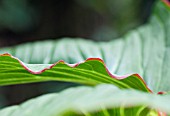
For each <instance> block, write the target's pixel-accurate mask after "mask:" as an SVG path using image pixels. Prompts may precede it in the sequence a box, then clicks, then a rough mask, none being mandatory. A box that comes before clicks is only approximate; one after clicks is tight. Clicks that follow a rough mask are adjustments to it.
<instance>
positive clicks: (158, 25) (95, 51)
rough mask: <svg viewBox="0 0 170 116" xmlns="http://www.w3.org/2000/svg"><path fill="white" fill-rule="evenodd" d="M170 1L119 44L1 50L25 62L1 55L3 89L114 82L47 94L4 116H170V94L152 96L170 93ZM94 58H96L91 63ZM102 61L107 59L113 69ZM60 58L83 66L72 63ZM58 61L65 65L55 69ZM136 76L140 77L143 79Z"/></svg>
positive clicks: (69, 42) (46, 45)
mask: <svg viewBox="0 0 170 116" xmlns="http://www.w3.org/2000/svg"><path fill="white" fill-rule="evenodd" d="M164 1H165V3H166V4H167V1H166V0H164ZM165 3H163V2H160V1H159V2H158V3H157V4H156V7H155V9H154V12H153V14H152V17H151V19H150V21H149V23H148V24H147V25H144V26H142V27H140V28H138V29H136V30H133V31H131V32H129V33H128V34H127V35H126V36H124V37H123V38H121V39H118V40H113V41H110V42H98V43H97V42H92V41H87V40H82V39H78V40H72V39H63V40H57V41H52V40H51V41H45V42H35V43H27V44H22V45H19V46H15V47H9V48H4V49H0V53H6V52H8V53H10V54H12V55H13V56H15V57H17V58H19V59H21V61H20V60H18V59H17V58H15V57H13V56H11V55H9V54H3V55H1V56H0V85H12V84H22V83H31V82H43V81H67V82H76V83H82V84H86V85H92V86H94V85H98V84H101V83H107V84H112V85H98V86H97V87H80V88H74V89H68V90H66V91H63V92H61V93H59V94H51V95H46V96H42V97H40V98H36V99H32V100H30V101H27V102H25V103H23V104H21V105H20V106H13V107H9V108H6V109H3V110H0V115H1V114H3V116H18V115H23V116H37V115H41V116H56V115H73V116H74V115H84V116H91V115H101V116H109V115H120V116H124V115H126V114H128V116H129V114H131V115H132V116H134V115H135V116H140V115H141V116H143V115H148V113H151V114H150V115H157V113H155V112H156V111H163V112H166V113H167V114H170V105H169V104H170V100H169V99H170V95H169V94H167V95H166V94H165V95H162V96H160V95H155V94H151V93H150V92H151V91H150V89H151V90H152V91H153V92H158V91H170V87H169V83H170V79H169V75H170V71H169V70H170V62H169V61H170V8H169V4H167V7H166V5H165ZM75 56H76V57H75ZM89 57H93V59H87V58H89ZM99 58H101V59H103V60H104V62H105V63H106V66H107V68H108V69H107V68H106V66H105V64H104V63H103V61H102V60H100V59H99ZM60 59H62V60H64V61H66V62H68V63H77V62H81V63H80V64H75V65H69V64H67V63H65V62H64V61H59V60H60ZM86 59H87V60H86ZM84 60H86V61H84ZM22 61H23V62H25V63H23V62H22ZM56 61H59V62H57V63H55V64H53V65H52V63H54V62H56ZM82 61H84V62H82ZM26 63H28V64H26ZM108 70H109V71H110V72H109V71H108ZM132 73H138V74H140V75H141V76H142V77H143V79H142V78H141V77H140V76H139V75H138V74H132ZM112 74H118V75H124V74H131V75H125V76H116V75H112ZM143 80H144V81H145V82H146V84H145V82H144V81H143ZM115 86H117V87H118V88H117V87H115ZM147 86H149V88H150V89H149V88H148V87H147ZM62 105H63V106H62ZM152 108H153V109H154V110H152ZM33 111H35V112H33ZM21 113H22V114H21ZM154 113H155V114H154Z"/></svg>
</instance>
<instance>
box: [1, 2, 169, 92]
mask: <svg viewBox="0 0 170 116" xmlns="http://www.w3.org/2000/svg"><path fill="white" fill-rule="evenodd" d="M166 2H167V1H166ZM6 52H8V53H10V54H12V55H13V56H15V57H17V58H19V59H21V60H22V61H23V62H25V63H29V64H52V63H54V62H57V61H59V60H64V61H65V62H67V63H77V62H82V61H84V60H86V59H87V58H90V57H92V58H101V59H103V60H104V62H105V63H106V66H107V68H108V70H109V71H110V72H111V73H112V74H117V75H126V74H132V73H137V74H139V75H140V76H141V77H143V79H144V80H145V82H146V84H147V85H148V87H149V88H150V89H151V90H153V91H154V92H159V91H169V90H170V87H169V83H170V80H169V75H170V71H169V70H170V62H169V60H170V9H169V7H168V6H167V5H166V4H165V3H163V2H162V1H159V2H158V3H157V4H156V7H155V8H154V10H153V14H152V17H151V19H150V21H149V22H148V24H146V25H144V26H141V27H139V28H137V29H135V30H133V31H131V32H129V33H128V34H126V35H125V36H124V37H122V38H120V39H117V40H113V41H110V42H93V41H89V40H83V39H76V40H72V39H68V38H67V39H62V40H56V41H55V40H48V41H44V42H35V43H27V44H21V45H19V46H15V47H9V48H4V49H0V53H6Z"/></svg>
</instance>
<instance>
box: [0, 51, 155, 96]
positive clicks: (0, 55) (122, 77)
mask: <svg viewBox="0 0 170 116" xmlns="http://www.w3.org/2000/svg"><path fill="white" fill-rule="evenodd" d="M3 56H9V57H11V58H13V59H15V60H17V61H18V62H19V63H20V64H21V66H22V67H23V68H25V70H27V71H28V72H30V73H32V74H41V73H43V72H45V71H46V70H49V69H52V68H53V67H54V66H56V65H57V64H59V63H63V64H66V65H68V66H69V67H72V68H75V67H77V66H79V65H80V64H83V63H85V62H87V61H95V60H96V61H99V62H101V63H102V64H103V65H104V67H105V69H106V71H107V73H108V74H109V76H110V77H111V78H114V79H117V80H122V79H125V78H127V77H129V76H136V77H138V78H139V79H140V80H141V81H142V82H143V83H144V85H145V87H146V88H147V89H148V91H149V92H150V93H153V92H152V90H151V89H149V87H148V86H147V84H146V82H145V81H144V80H143V78H142V77H141V76H140V75H139V74H137V73H136V74H127V75H121V76H119V75H116V74H112V73H111V72H110V71H109V70H108V68H107V66H106V64H105V63H104V61H103V60H102V59H100V58H88V59H86V60H85V61H83V62H80V63H76V64H68V63H66V62H65V61H63V60H59V61H58V62H56V63H54V64H51V65H50V66H49V67H46V68H44V69H42V70H40V71H37V72H36V71H33V70H31V69H29V68H28V67H27V66H26V65H25V64H24V63H23V62H22V61H21V60H20V59H18V58H16V57H14V56H12V55H11V54H9V53H4V54H0V57H3Z"/></svg>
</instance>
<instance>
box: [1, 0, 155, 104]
mask: <svg viewBox="0 0 170 116" xmlns="http://www.w3.org/2000/svg"><path fill="white" fill-rule="evenodd" d="M154 1H155V0H121V1H120V0H48V1H47V0H1V1H0V47H1V46H11V45H15V44H19V43H24V42H28V41H37V40H43V39H50V38H60V37H65V36H69V37H83V38H91V39H93V40H96V41H108V40H112V39H114V38H115V37H119V36H121V35H123V34H124V33H125V32H126V31H128V30H130V29H132V28H135V27H137V26H138V25H140V24H142V23H145V21H146V20H147V19H148V17H149V14H150V11H151V9H152V4H153V3H154ZM69 86H75V85H74V84H68V83H57V82H56V83H50V82H48V83H39V84H28V85H19V86H18V85H15V86H8V87H1V88H0V107H1V106H5V105H11V104H16V103H20V102H23V101H25V100H26V99H29V98H31V97H35V96H38V95H41V94H43V93H48V92H56V91H60V90H62V89H64V88H67V87H69ZM18 95H19V96H18Z"/></svg>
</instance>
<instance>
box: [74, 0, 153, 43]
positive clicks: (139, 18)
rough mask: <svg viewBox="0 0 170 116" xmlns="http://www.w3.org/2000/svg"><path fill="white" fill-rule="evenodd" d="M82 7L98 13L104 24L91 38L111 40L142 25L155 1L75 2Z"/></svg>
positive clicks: (84, 0) (112, 0) (86, 0)
mask: <svg viewBox="0 0 170 116" xmlns="http://www.w3.org/2000/svg"><path fill="white" fill-rule="evenodd" d="M76 1H77V2H78V3H80V4H81V5H83V6H86V7H88V8H90V9H93V10H95V11H96V12H98V13H100V14H101V15H102V16H103V17H104V19H105V24H103V25H100V26H99V29H98V30H96V32H95V33H94V35H92V36H93V38H96V39H98V40H102V41H103V40H112V39H113V38H115V37H119V36H120V35H123V34H124V33H125V32H127V31H128V30H129V29H132V28H135V27H137V26H139V25H140V24H142V23H144V22H145V21H146V20H147V18H148V16H149V14H150V11H151V8H152V7H151V6H152V3H153V2H154V1H155V0H143V1H142V0H119V1H118V0H100V1H99V0H76Z"/></svg>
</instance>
